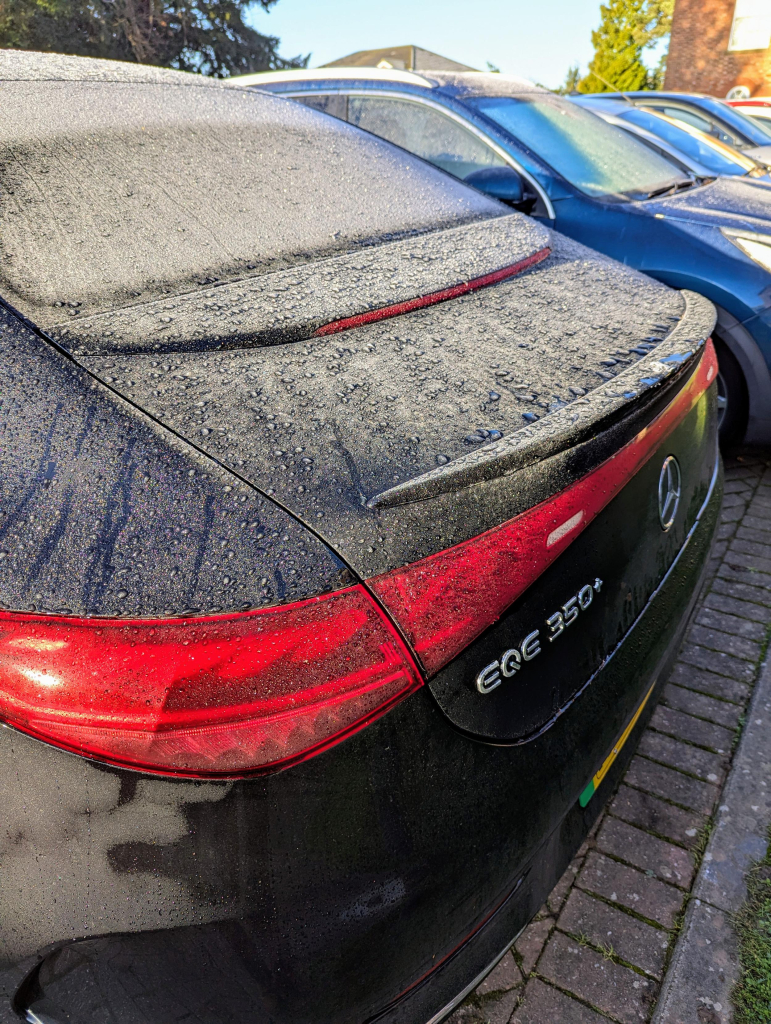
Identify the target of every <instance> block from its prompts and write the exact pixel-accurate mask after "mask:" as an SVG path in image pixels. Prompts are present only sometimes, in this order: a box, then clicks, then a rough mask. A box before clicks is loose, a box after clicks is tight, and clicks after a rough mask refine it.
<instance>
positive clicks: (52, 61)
mask: <svg viewBox="0 0 771 1024" xmlns="http://www.w3.org/2000/svg"><path fill="white" fill-rule="evenodd" d="M0 82H133V83H137V84H141V85H184V86H186V87H188V88H190V87H197V88H203V89H222V88H232V87H233V80H232V79H221V78H206V77H205V76H203V75H195V74H191V73H190V72H188V71H173V70H171V69H170V68H158V67H153V66H152V65H148V64H130V63H128V62H127V61H119V60H102V59H100V58H97V57H75V56H72V55H70V54H64V53H37V52H34V51H30V50H8V49H5V50H4V49H0Z"/></svg>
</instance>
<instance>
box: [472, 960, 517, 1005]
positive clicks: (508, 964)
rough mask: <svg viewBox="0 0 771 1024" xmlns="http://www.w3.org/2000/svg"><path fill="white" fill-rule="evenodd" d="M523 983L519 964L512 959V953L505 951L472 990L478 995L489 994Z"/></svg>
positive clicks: (507, 989) (505, 990)
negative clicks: (480, 982)
mask: <svg viewBox="0 0 771 1024" xmlns="http://www.w3.org/2000/svg"><path fill="white" fill-rule="evenodd" d="M522 983H523V978H522V972H521V971H520V969H519V964H518V963H517V961H516V960H515V959H514V955H513V953H511V952H509V953H507V954H506V955H505V956H504V957H503V959H502V960H501V961H500V962H499V963H498V964H497V965H496V966H495V967H494V968H493V969H492V970H491V971H490V973H489V974H488V975H487V977H486V978H485V980H484V981H483V982H482V984H481V985H477V987H476V988H475V989H474V992H475V993H476V995H478V996H486V995H489V993H490V992H508V991H509V989H512V988H516V986H517V985H521V984H522Z"/></svg>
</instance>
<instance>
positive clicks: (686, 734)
mask: <svg viewBox="0 0 771 1024" xmlns="http://www.w3.org/2000/svg"><path fill="white" fill-rule="evenodd" d="M651 725H652V726H653V728H654V729H658V730H659V732H666V733H669V735H670V736H675V737H676V738H677V739H680V740H687V741H688V742H689V743H697V744H698V745H699V746H701V747H709V748H710V749H712V750H714V751H716V752H717V753H718V754H727V753H728V752H729V751H730V749H731V744H732V743H733V732H732V731H731V730H730V729H724V728H723V726H722V725H715V724H714V722H705V721H704V720H703V719H701V718H694V717H693V715H687V714H685V713H684V712H683V711H675V709H674V708H668V707H665V706H664V705H663V704H659V706H658V707H657V708H656V710H655V711H654V712H653V717H652V718H651Z"/></svg>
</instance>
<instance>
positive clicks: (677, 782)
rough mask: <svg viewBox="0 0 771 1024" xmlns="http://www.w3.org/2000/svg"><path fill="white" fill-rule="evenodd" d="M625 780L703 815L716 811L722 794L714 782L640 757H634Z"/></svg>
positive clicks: (631, 784)
mask: <svg viewBox="0 0 771 1024" xmlns="http://www.w3.org/2000/svg"><path fill="white" fill-rule="evenodd" d="M624 781H625V782H627V783H628V784H629V785H630V786H635V787H636V788H637V789H642V790H644V791H645V792H647V793H653V794H654V795H655V796H660V797H663V798H664V799H665V800H672V801H673V802H674V803H676V804H681V805H682V806H683V807H686V808H688V809H689V810H691V811H697V812H699V813H701V814H711V813H712V808H713V807H714V806H715V801H716V800H717V796H718V789H717V787H716V786H713V785H712V784H711V783H709V782H700V781H699V780H698V779H692V778H690V777H689V776H688V775H683V773H682V772H677V771H675V770H674V769H673V768H667V767H665V766H664V765H663V764H656V763H655V761H648V760H647V758H644V757H639V756H635V757H633V758H632V761H631V763H630V765H629V768H628V769H627V772H626V775H625V776H624Z"/></svg>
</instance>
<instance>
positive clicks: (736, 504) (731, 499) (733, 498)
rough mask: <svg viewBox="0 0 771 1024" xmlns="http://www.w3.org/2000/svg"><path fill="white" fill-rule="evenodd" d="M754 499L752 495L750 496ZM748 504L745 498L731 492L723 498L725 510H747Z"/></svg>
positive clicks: (727, 492)
mask: <svg viewBox="0 0 771 1024" xmlns="http://www.w3.org/2000/svg"><path fill="white" fill-rule="evenodd" d="M750 497H752V495H750ZM746 506H747V502H746V500H745V499H744V498H742V497H740V496H739V495H738V494H733V493H731V492H730V491H726V493H725V496H724V497H723V508H724V509H725V508H742V509H744V508H746Z"/></svg>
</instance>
